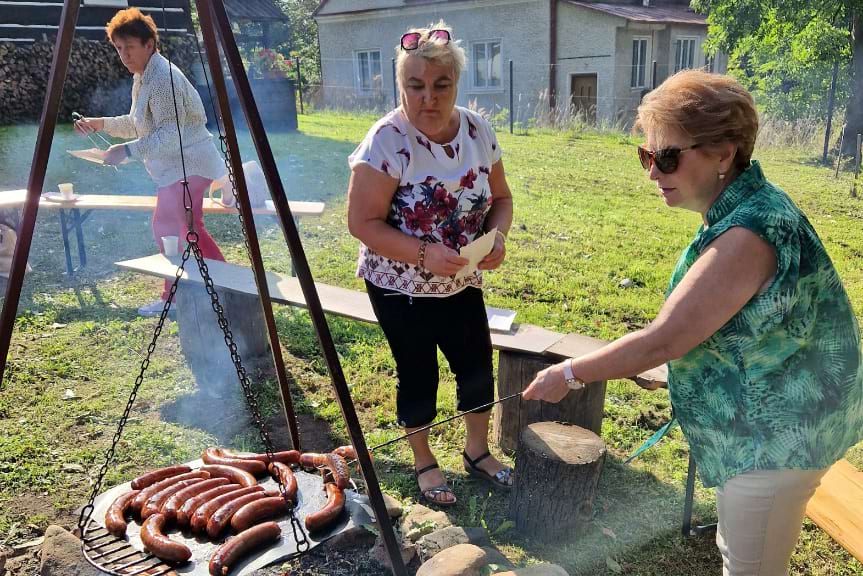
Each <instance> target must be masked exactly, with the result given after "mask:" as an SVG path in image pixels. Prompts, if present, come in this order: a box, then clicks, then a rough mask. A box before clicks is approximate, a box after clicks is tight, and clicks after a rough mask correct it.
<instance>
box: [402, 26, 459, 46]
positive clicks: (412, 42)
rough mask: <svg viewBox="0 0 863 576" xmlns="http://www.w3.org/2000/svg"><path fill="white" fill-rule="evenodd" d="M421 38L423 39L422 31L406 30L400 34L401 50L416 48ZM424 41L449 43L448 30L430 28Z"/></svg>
mask: <svg viewBox="0 0 863 576" xmlns="http://www.w3.org/2000/svg"><path fill="white" fill-rule="evenodd" d="M421 40H423V33H422V32H408V33H407V34H402V41H401V46H402V50H416V49H417V48H419V46H420V41H421ZM425 41H426V42H438V43H440V44H449V41H450V35H449V30H430V31H429V33H428V34H427V35H426V36H425Z"/></svg>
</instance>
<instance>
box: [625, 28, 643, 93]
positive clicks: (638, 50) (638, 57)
mask: <svg viewBox="0 0 863 576" xmlns="http://www.w3.org/2000/svg"><path fill="white" fill-rule="evenodd" d="M646 82H647V38H635V39H633V40H632V77H631V78H630V80H629V86H630V87H632V88H644V86H645V85H646Z"/></svg>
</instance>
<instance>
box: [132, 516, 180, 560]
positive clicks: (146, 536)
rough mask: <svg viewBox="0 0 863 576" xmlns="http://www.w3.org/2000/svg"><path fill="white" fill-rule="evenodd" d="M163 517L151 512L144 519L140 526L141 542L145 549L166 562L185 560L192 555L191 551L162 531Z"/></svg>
mask: <svg viewBox="0 0 863 576" xmlns="http://www.w3.org/2000/svg"><path fill="white" fill-rule="evenodd" d="M164 526H165V517H164V516H162V515H161V514H153V515H152V516H150V517H149V518H147V519H146V520H145V521H144V525H143V526H142V527H141V542H143V543H144V546H146V547H147V550H149V551H150V553H151V554H152V555H153V556H155V557H156V558H159V559H160V560H165V561H166V562H186V561H187V560H188V559H189V558H191V557H192V551H191V550H189V547H188V546H186V545H185V544H183V543H181V542H174V541H173V540H171V539H170V538H168V537H167V536H165V534H164V533H163V532H162V529H163V528H164Z"/></svg>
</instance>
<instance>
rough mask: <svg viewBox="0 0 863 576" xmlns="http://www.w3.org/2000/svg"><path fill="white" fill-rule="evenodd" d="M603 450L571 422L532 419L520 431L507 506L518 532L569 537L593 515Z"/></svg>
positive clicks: (594, 438) (595, 439) (600, 443)
mask: <svg viewBox="0 0 863 576" xmlns="http://www.w3.org/2000/svg"><path fill="white" fill-rule="evenodd" d="M605 454H606V448H605V443H604V442H603V441H602V439H601V438H600V437H599V436H597V435H596V434H594V433H593V432H591V431H590V430H585V429H584V428H580V427H578V426H575V425H572V424H564V423H560V422H537V423H535V424H531V425H530V426H528V427H527V428H526V429H525V430H524V432H523V433H522V435H521V442H520V443H519V447H518V453H517V457H516V461H517V462H518V469H517V472H516V474H515V486H514V488H513V492H512V502H511V506H510V507H511V509H512V510H513V513H514V516H515V518H514V520H515V526H516V529H517V530H518V531H520V532H521V533H522V534H526V535H529V536H530V537H531V538H535V539H537V540H541V541H545V542H547V541H554V540H560V539H561V538H563V537H567V536H569V537H571V536H572V535H573V534H574V533H575V531H576V530H578V529H579V528H581V527H583V526H584V525H585V524H586V523H587V522H589V521H590V519H591V518H592V517H593V500H594V497H595V496H596V487H597V484H598V483H599V477H600V475H601V474H602V466H603V463H604V462H605Z"/></svg>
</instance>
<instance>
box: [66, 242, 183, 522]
mask: <svg viewBox="0 0 863 576" xmlns="http://www.w3.org/2000/svg"><path fill="white" fill-rule="evenodd" d="M188 259H189V251H188V249H187V250H186V251H185V252H184V253H183V260H182V262H180V265H179V266H178V267H177V272H176V273H175V275H174V281H173V282H172V283H171V290H170V292H169V294H168V299H167V300H165V306H164V307H163V308H162V313H161V314H160V315H159V321H158V322H157V323H156V329H155V330H153V337H152V338H151V340H150V345H149V346H147V356H146V357H145V358H144V360H143V361H142V362H141V369H140V372H139V374H138V377H137V378H135V385H134V386H132V392H131V394H129V400H128V401H127V402H126V409H125V410H123V415H122V416H121V417H120V422H119V424H118V425H117V431H116V432H115V433H114V438H113V440H112V441H111V446H110V447H109V448H108V449H107V450H106V451H105V461H104V462H103V463H102V468H101V469H100V470H99V475H98V477H97V478H96V481H95V482H94V483H93V490H92V491H91V492H90V499H89V500H88V501H87V505H86V506H84V508H82V509H81V513H80V515H79V516H78V531H79V533H80V535H81V537H82V538H83V537H84V529H85V528H86V526H87V523H88V522H89V521H90V517H91V516H92V515H93V503H94V502H95V501H96V496H98V495H99V492H101V490H102V482H103V480H104V479H105V474H107V473H108V468H109V467H110V466H111V463H112V462H113V460H114V453H115V451H116V450H117V444H119V442H120V437H121V436H122V435H123V429H124V428H125V427H126V422H127V421H128V420H129V413H130V412H131V411H132V405H134V404H135V398H137V396H138V389H139V388H140V387H141V383H142V382H143V381H144V374H145V373H146V372H147V368H149V366H150V358H151V357H152V356H153V352H155V350H156V342H157V341H158V340H159V335H160V334H161V333H162V328H164V326H165V320H166V319H167V318H168V313H169V312H170V311H171V304H173V303H174V295H175V294H176V293H177V287H178V286H179V282H180V278H182V277H183V273H184V271H185V268H186V261H187V260H188Z"/></svg>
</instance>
